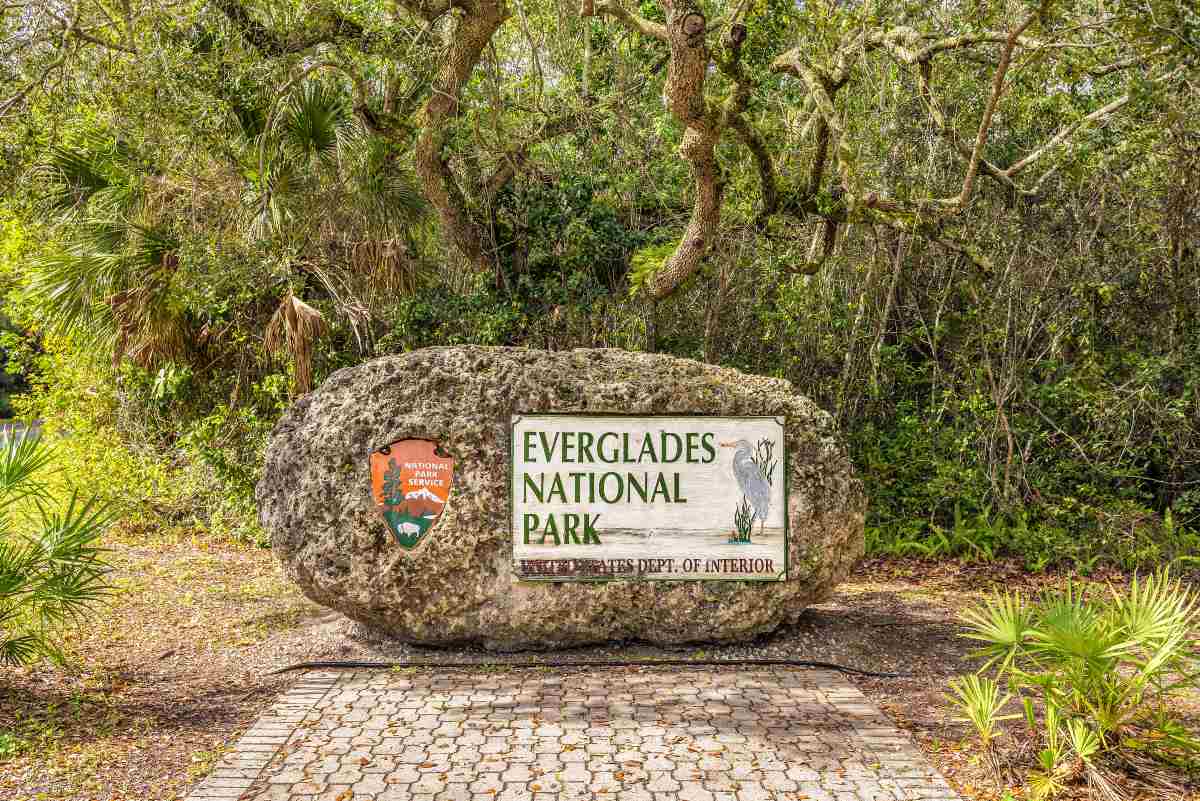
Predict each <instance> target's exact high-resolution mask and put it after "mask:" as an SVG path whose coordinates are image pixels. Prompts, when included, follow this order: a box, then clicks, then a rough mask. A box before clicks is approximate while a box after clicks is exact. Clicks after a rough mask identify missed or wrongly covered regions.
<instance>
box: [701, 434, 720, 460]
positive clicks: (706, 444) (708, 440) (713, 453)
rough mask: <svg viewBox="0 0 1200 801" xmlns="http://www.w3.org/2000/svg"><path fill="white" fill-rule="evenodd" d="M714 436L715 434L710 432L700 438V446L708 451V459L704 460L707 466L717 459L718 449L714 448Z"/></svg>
mask: <svg viewBox="0 0 1200 801" xmlns="http://www.w3.org/2000/svg"><path fill="white" fill-rule="evenodd" d="M713 436H714V435H713V433H712V432H711V431H710V432H708V433H707V434H705V435H704V436H703V437H701V438H700V446H701V447H702V448H704V450H706V451H708V458H706V459H705V460H704V463H705V464H708V463H709V462H712V461H713V460H715V459H716V458H717V449H716V448H714V447H713Z"/></svg>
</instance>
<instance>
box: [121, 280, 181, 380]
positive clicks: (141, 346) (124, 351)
mask: <svg viewBox="0 0 1200 801" xmlns="http://www.w3.org/2000/svg"><path fill="white" fill-rule="evenodd" d="M108 305H109V308H110V309H111V310H112V315H113V319H114V321H115V322H116V328H117V333H116V340H115V343H114V346H113V366H114V367H116V366H117V365H119V364H120V362H121V360H122V359H124V358H126V357H128V358H129V360H130V361H132V362H133V363H134V364H136V365H138V366H139V367H144V368H147V369H149V368H151V367H154V366H156V365H161V364H164V363H166V362H178V363H184V362H187V361H189V359H190V357H191V355H192V352H193V348H192V342H193V341H194V337H193V334H192V331H191V327H190V326H189V325H188V322H187V320H186V319H185V318H184V317H183V315H181V314H179V313H178V312H177V311H175V310H173V309H171V308H169V307H168V306H167V305H166V304H164V303H163V302H162V299H161V297H159V296H158V293H157V291H156V287H153V286H151V287H140V288H138V289H127V290H124V291H122V292H118V293H116V294H115V295H113V296H112V297H110V298H109V299H108Z"/></svg>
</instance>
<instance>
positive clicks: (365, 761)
mask: <svg viewBox="0 0 1200 801" xmlns="http://www.w3.org/2000/svg"><path fill="white" fill-rule="evenodd" d="M358 764H360V765H362V766H363V767H366V766H367V765H370V764H371V760H369V759H367V758H366V757H359V758H358Z"/></svg>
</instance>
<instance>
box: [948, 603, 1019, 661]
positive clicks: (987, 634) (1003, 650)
mask: <svg viewBox="0 0 1200 801" xmlns="http://www.w3.org/2000/svg"><path fill="white" fill-rule="evenodd" d="M959 620H961V621H962V622H963V624H964V625H965V626H966V627H967V631H966V633H965V634H963V636H964V637H966V638H967V639H970V640H975V641H977V642H981V643H983V644H984V645H983V647H982V648H980V649H979V655H980V656H986V657H988V659H987V663H986V665H985V667H987V666H991V665H992V664H994V663H996V662H997V661H999V662H1000V663H1001V665H1002V667H1005V668H1006V667H1007V666H1008V665H1009V664H1010V663H1011V662H1012V660H1013V658H1014V656H1015V655H1016V654H1017V652H1018V651H1019V650H1020V649H1021V648H1022V647H1023V646H1024V645H1025V644H1026V643H1027V641H1028V639H1029V636H1030V634H1031V630H1032V625H1033V615H1032V612H1031V611H1030V610H1029V608H1028V607H1027V606H1026V605H1025V602H1024V601H1023V599H1022V598H1021V596H1020V595H1019V594H1017V593H1011V594H1010V593H1003V594H1001V593H996V594H995V595H993V596H992V597H990V598H986V599H985V600H984V601H983V603H982V604H981V605H980V606H977V607H975V608H973V609H972V608H968V609H966V610H964V611H963V612H961V613H960V614H959Z"/></svg>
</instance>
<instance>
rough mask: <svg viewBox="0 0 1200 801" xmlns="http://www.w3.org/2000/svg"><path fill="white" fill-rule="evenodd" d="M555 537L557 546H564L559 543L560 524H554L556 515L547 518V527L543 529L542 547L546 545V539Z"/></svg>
mask: <svg viewBox="0 0 1200 801" xmlns="http://www.w3.org/2000/svg"><path fill="white" fill-rule="evenodd" d="M548 536H549V537H554V544H555V545H562V543H561V542H559V541H558V524H557V523H555V522H554V515H547V516H546V527H545V528H544V529H542V545H545V544H546V537H548Z"/></svg>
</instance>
